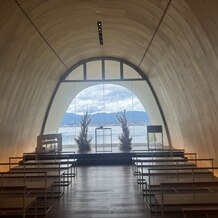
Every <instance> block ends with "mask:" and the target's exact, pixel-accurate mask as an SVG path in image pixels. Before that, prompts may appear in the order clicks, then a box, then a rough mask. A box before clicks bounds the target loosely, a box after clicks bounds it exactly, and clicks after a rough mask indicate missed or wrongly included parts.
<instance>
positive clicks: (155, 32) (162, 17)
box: [138, 0, 172, 68]
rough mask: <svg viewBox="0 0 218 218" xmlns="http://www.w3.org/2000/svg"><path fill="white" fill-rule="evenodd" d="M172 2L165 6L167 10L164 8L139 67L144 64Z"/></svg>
mask: <svg viewBox="0 0 218 218" xmlns="http://www.w3.org/2000/svg"><path fill="white" fill-rule="evenodd" d="M171 2H172V0H169V1H168V3H167V6H166V8H165V10H164V12H163V14H162V16H161V18H160V21H159V23H158V25H157V27H156V29H155V31H154V33H153V35H152V37H151V40H150V42H149V44H148V46H147V48H146V50H145V52H144V54H143V56H142V59H141V61H140V62H139V65H138V67H139V68H140V66H141V64H142V62H143V60H144V59H145V57H146V55H147V53H148V50H149V48H150V46H151V44H152V42H153V40H154V37H155V36H156V34H157V32H158V30H159V27H160V25H161V23H162V21H163V19H164V17H165V15H166V13H167V11H168V9H169V7H170V4H171Z"/></svg>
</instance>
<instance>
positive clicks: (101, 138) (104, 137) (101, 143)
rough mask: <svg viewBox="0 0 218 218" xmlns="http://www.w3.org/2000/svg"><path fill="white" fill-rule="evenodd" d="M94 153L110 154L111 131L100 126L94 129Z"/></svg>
mask: <svg viewBox="0 0 218 218" xmlns="http://www.w3.org/2000/svg"><path fill="white" fill-rule="evenodd" d="M95 152H96V153H97V152H112V129H111V128H108V127H107V128H105V127H103V126H100V127H98V128H96V129H95Z"/></svg>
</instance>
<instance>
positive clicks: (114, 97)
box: [67, 84, 144, 114]
mask: <svg viewBox="0 0 218 218" xmlns="http://www.w3.org/2000/svg"><path fill="white" fill-rule="evenodd" d="M103 90H104V91H103ZM103 93H104V95H103ZM123 109H126V111H144V108H143V106H142V104H141V103H140V101H139V100H138V98H137V97H136V96H135V95H134V94H132V92H131V91H130V90H128V89H126V88H124V87H121V86H118V85H112V84H104V88H103V85H102V84H100V85H96V86H92V87H89V88H86V89H84V90H83V91H81V92H80V93H79V94H78V95H77V96H76V98H75V99H74V100H73V101H72V103H71V104H70V106H69V108H68V109H67V112H68V113H69V112H72V113H75V112H76V113H77V114H83V113H84V112H86V111H87V110H88V111H90V112H91V113H101V112H106V113H114V112H115V113H116V112H118V111H120V110H123Z"/></svg>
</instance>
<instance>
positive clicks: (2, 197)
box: [0, 184, 37, 218]
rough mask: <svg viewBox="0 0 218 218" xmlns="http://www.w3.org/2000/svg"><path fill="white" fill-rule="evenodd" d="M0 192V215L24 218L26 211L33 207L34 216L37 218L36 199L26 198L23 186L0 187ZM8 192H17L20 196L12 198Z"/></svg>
mask: <svg viewBox="0 0 218 218" xmlns="http://www.w3.org/2000/svg"><path fill="white" fill-rule="evenodd" d="M0 190H1V194H0V215H16V216H17V215H22V216H23V218H25V217H26V213H27V211H28V210H29V209H30V208H32V207H33V206H34V205H35V207H34V211H35V212H34V215H35V217H36V216H37V210H36V198H35V197H28V196H26V186H25V185H15V184H14V185H0ZM5 191H7V193H4V192H5ZM10 191H11V193H13V192H14V191H19V192H21V196H20V197H18V196H16V197H14V196H13V195H10V194H11V193H9V192H10Z"/></svg>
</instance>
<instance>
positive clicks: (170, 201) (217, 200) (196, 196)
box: [155, 181, 218, 217]
mask: <svg viewBox="0 0 218 218" xmlns="http://www.w3.org/2000/svg"><path fill="white" fill-rule="evenodd" d="M169 187H171V188H174V189H175V190H176V189H178V188H179V187H183V188H189V189H191V190H192V192H191V193H179V192H177V193H175V194H169V193H166V192H165V190H166V188H169ZM200 187H201V188H205V190H206V189H208V192H204V193H199V192H198V189H197V188H200ZM210 187H213V188H214V187H216V189H218V182H217V181H213V182H211V181H209V182H199V181H197V182H180V183H176V182H174V183H161V193H160V194H157V195H155V202H156V213H157V206H158V205H159V206H160V209H161V213H162V217H163V216H164V212H165V211H182V208H186V207H189V208H194V207H195V208H196V207H199V206H201V207H202V206H203V207H208V206H218V193H214V192H213V191H212V190H211V189H210Z"/></svg>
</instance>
